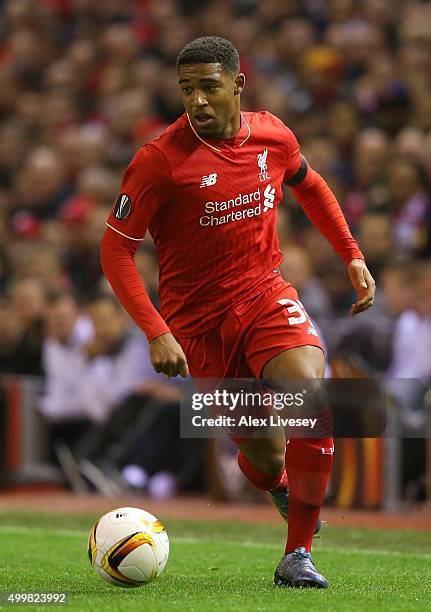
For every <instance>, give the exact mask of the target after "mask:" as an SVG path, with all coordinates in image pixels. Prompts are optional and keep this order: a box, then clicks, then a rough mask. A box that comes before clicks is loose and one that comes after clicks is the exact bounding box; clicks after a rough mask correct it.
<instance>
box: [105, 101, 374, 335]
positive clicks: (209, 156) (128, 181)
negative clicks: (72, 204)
mask: <svg viewBox="0 0 431 612" xmlns="http://www.w3.org/2000/svg"><path fill="white" fill-rule="evenodd" d="M304 164H305V168H306V163H305V161H304V160H302V159H301V154H300V150H299V145H298V142H297V140H296V138H295V136H294V134H293V133H292V132H291V131H290V130H289V129H288V128H287V127H286V126H285V125H284V123H283V122H282V121H280V120H279V119H278V118H276V117H275V116H274V115H272V114H271V113H268V112H256V113H252V112H250V113H248V112H246V113H242V114H241V127H240V130H239V131H238V133H237V134H236V135H235V137H234V138H231V139H228V140H213V139H211V140H208V141H205V140H203V139H202V138H201V137H200V136H199V135H198V134H197V133H196V132H195V130H194V128H193V126H192V125H191V123H190V121H189V118H188V116H187V114H184V115H182V116H181V117H180V118H179V119H178V120H177V121H176V122H175V123H174V124H172V125H171V126H170V127H168V128H167V129H166V131H165V132H164V133H163V134H162V135H161V136H160V137H159V138H157V139H156V140H154V141H152V142H151V143H149V144H147V145H145V146H144V147H142V148H141V149H140V150H139V151H138V153H137V154H136V156H135V157H134V159H133V160H132V162H131V163H130V165H129V166H128V168H127V170H126V173H125V175H124V180H123V183H122V186H121V193H120V195H119V197H118V199H117V201H116V204H115V206H114V210H113V212H112V213H111V215H110V217H109V219H108V222H107V225H108V227H109V228H111V230H113V231H114V232H116V233H117V237H118V238H120V237H121V236H122V237H124V238H123V240H124V239H127V240H125V242H124V243H123V244H120V241H119V240H117V244H115V243H114V241H113V240H111V239H110V237H109V236H106V235H105V238H104V243H105V246H104V247H103V243H102V264H104V270H105V273H106V275H107V276H108V279H109V280H110V282H111V284H112V285H113V287H114V290H115V291H116V293H117V295H119V297H120V299H121V300H122V301H123V304H125V306H126V308H127V309H128V311H129V313H130V314H131V315H132V316H133V318H134V319H135V321H136V322H137V323H138V324H139V325H140V326H141V327H142V329H144V331H146V333H147V336H148V337H149V340H151V339H152V338H153V337H156V335H160V334H161V333H166V331H169V329H168V328H167V327H166V325H164V323H163V322H162V321H160V317H159V316H158V315H157V313H155V311H154V309H152V308H151V305H150V304H149V303H148V296H146V294H143V293H142V286H141V285H142V283H141V282H140V280H139V279H138V278H137V277H136V274H135V273H134V272H133V270H131V268H130V253H132V255H133V248H132V247H133V245H135V247H134V248H135V249H136V245H138V243H139V241H141V240H143V238H144V236H145V232H146V231H147V229H148V230H149V232H150V234H151V236H152V237H153V239H154V243H155V245H156V249H157V252H158V255H159V260H160V287H159V293H160V303H161V315H162V317H163V319H164V320H165V322H166V323H167V324H168V325H169V328H170V330H171V331H172V332H173V333H174V334H176V335H178V336H182V337H189V338H190V337H193V336H196V335H199V334H201V333H203V332H206V331H208V330H209V329H211V328H212V327H214V326H216V325H217V323H218V321H219V320H220V319H221V318H222V317H223V315H224V314H225V312H226V310H227V309H229V307H230V305H232V304H237V303H239V302H241V301H242V300H243V299H244V300H245V299H250V298H252V297H253V296H254V294H256V295H257V294H258V293H260V292H261V291H263V290H265V289H266V288H267V287H268V286H270V285H271V284H272V283H274V282H278V281H279V277H278V276H277V275H278V270H276V267H277V266H278V265H279V264H280V262H281V261H282V255H281V253H280V249H279V243H278V238H277V233H276V225H277V206H278V204H279V203H280V201H281V199H282V196H283V192H282V187H281V186H282V183H283V181H289V179H291V178H292V177H294V180H293V183H292V184H294V185H297V182H296V178H297V177H298V176H299V175H302V169H303V165H304ZM305 171H306V172H307V170H305ZM304 176H305V173H304V174H303V175H302V176H301V178H300V180H302V179H303V178H304ZM300 188H301V190H302V191H301V190H300ZM297 191H298V193H297V192H296V190H295V188H293V192H294V194H295V195H296V197H297V199H299V201H300V203H301V204H302V205H303V207H304V209H305V211H306V213H307V214H308V215H309V217H310V218H311V220H312V221H313V223H314V224H315V225H316V226H317V227H318V229H319V230H320V231H321V232H322V233H323V234H324V235H325V236H326V237H327V238H328V240H329V241H330V242H331V244H333V246H334V248H335V249H336V250H337V252H338V253H339V254H340V256H341V257H342V258H343V259H344V261H345V262H346V263H348V262H349V261H350V260H351V259H353V258H354V257H362V254H361V252H360V251H359V249H358V246H357V244H356V242H355V241H354V239H353V238H352V236H351V234H350V232H349V230H348V227H347V225H346V223H345V220H344V216H343V214H342V212H341V210H340V207H339V205H338V203H337V201H336V199H335V198H334V196H333V194H332V193H331V192H330V190H329V188H328V187H327V185H326V183H325V182H324V181H323V179H322V178H321V177H320V176H319V175H318V174H317V173H315V172H314V171H313V170H311V169H309V172H308V174H307V180H304V181H302V182H301V184H300V186H299V187H298V188H297ZM120 247H121V252H118V257H117V258H115V253H114V250H115V249H116V248H117V249H120ZM104 251H105V254H104ZM124 274H131V275H132V276H131V277H130V279H129V278H128V279H127V281H125V280H123V278H124ZM157 319H159V320H157ZM153 321H154V324H153Z"/></svg>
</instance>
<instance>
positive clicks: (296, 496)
mask: <svg viewBox="0 0 431 612" xmlns="http://www.w3.org/2000/svg"><path fill="white" fill-rule="evenodd" d="M324 369H325V360H324V355H323V352H322V350H321V349H320V348H318V347H317V346H301V347H297V348H293V349H289V350H286V351H283V352H282V353H280V354H279V355H276V356H275V357H273V358H272V359H270V360H269V361H268V363H267V364H266V365H265V367H264V368H263V376H264V378H265V379H266V380H272V381H275V382H276V383H277V386H279V385H283V382H285V383H287V381H288V380H289V379H296V380H297V379H308V380H314V379H319V378H323V375H324ZM317 384H318V382H317V380H316V396H317V391H318V390H317ZM329 416H330V415H329V413H325V411H322V412H321V419H322V420H323V421H324V423H323V425H325V424H327V423H326V421H327V419H328V417H329ZM285 459H286V472H287V477H288V480H289V502H288V511H289V528H288V539H287V544H286V550H285V557H284V558H283V559H282V561H281V562H280V564H279V566H278V568H277V570H276V574H275V580H276V583H277V584H288V585H290V586H314V587H325V586H327V582H326V580H325V579H324V578H323V576H321V575H320V574H318V573H317V571H316V570H315V568H314V566H313V564H312V562H311V558H310V556H309V553H310V551H311V542H312V538H313V534H314V532H315V529H316V524H317V521H318V517H319V513H320V507H321V505H322V503H323V498H324V494H325V490H326V487H327V483H328V479H329V475H330V472H331V467H332V459H333V441H332V438H299V437H298V438H295V437H291V438H290V439H289V442H288V444H287V447H286V458H285Z"/></svg>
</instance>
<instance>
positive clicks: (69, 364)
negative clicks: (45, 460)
mask: <svg viewBox="0 0 431 612" xmlns="http://www.w3.org/2000/svg"><path fill="white" fill-rule="evenodd" d="M46 325H47V329H46V338H45V340H44V343H43V365H44V371H45V382H44V390H43V393H42V396H41V398H40V402H39V406H40V410H41V412H42V414H43V415H44V417H45V418H46V420H47V422H48V423H49V426H50V440H51V449H52V450H53V449H54V448H55V447H56V446H57V445H58V444H59V443H62V442H66V443H67V444H68V445H72V446H73V445H74V444H75V443H76V441H77V440H78V439H80V437H81V436H82V434H83V433H84V432H85V430H86V428H88V426H89V425H90V423H91V421H90V419H89V415H88V413H87V410H86V406H85V404H84V403H83V402H81V401H80V397H81V385H82V384H83V383H82V380H81V375H82V372H83V369H84V367H85V362H84V356H83V347H84V346H85V345H86V344H88V343H89V342H90V341H91V339H92V338H93V334H94V330H93V324H92V322H91V320H90V318H89V317H88V316H86V315H82V314H80V313H79V311H78V306H77V303H76V301H75V299H74V298H73V296H72V295H69V294H59V295H56V296H53V297H52V298H51V299H50V301H49V304H48V307H47V311H46Z"/></svg>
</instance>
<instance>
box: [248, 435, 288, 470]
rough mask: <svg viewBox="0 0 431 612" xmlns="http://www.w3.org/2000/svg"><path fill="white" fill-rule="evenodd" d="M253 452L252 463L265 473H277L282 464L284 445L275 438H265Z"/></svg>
mask: <svg viewBox="0 0 431 612" xmlns="http://www.w3.org/2000/svg"><path fill="white" fill-rule="evenodd" d="M266 442H268V443H267V444H263V445H262V444H260V445H259V447H258V448H256V450H255V452H254V453H253V455H254V457H253V459H254V464H255V465H256V467H258V468H259V469H260V470H261V471H262V472H265V474H271V475H272V474H274V475H276V474H278V473H279V472H280V470H281V469H282V468H283V466H284V453H285V446H284V444H283V445H282V444H281V443H279V442H278V441H275V440H266Z"/></svg>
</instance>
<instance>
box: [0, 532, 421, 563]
mask: <svg viewBox="0 0 431 612" xmlns="http://www.w3.org/2000/svg"><path fill="white" fill-rule="evenodd" d="M47 531H48V532H49V533H52V534H55V535H58V536H66V537H69V538H77V537H79V538H83V539H84V538H86V537H87V535H86V533H85V532H84V531H79V530H77V529H50V528H49V527H47V528H43V527H19V526H16V527H15V526H13V525H0V533H17V534H18V533H26V534H29V533H30V534H31V533H33V534H38V535H45V534H46V532H47ZM169 539H170V541H171V542H179V543H183V544H202V543H211V544H213V543H214V540H213V539H210V538H195V537H187V536H186V537H181V536H180V537H172V538H169ZM223 545H227V546H234V547H235V546H236V547H241V548H270V549H274V550H281V549H282V548H283V546H282V545H281V544H280V545H279V544H264V543H263V542H247V541H245V542H244V541H240V540H239V541H235V540H223ZM315 551H316V548H315ZM317 551H318V552H319V553H320V552H323V553H325V552H329V553H337V554H344V555H346V554H349V555H350V554H352V553H353V554H357V555H387V556H395V557H417V556H420V557H423V558H424V559H431V553H421V552H407V551H398V550H380V549H373V548H350V547H346V548H337V547H336V546H324V545H322V548H320V547H319V548H317Z"/></svg>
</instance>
